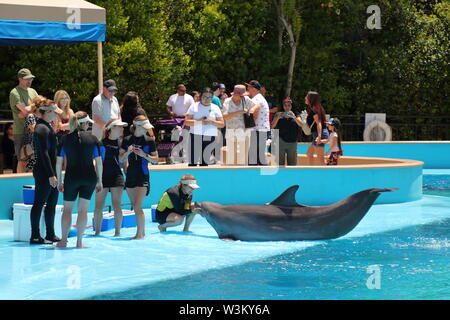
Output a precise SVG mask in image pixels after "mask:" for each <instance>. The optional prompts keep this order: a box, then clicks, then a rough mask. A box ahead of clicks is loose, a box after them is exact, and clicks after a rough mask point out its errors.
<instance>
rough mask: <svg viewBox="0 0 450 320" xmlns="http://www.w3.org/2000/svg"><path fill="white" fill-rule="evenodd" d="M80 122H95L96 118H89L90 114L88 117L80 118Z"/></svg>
mask: <svg viewBox="0 0 450 320" xmlns="http://www.w3.org/2000/svg"><path fill="white" fill-rule="evenodd" d="M78 122H79V123H84V122H90V123H94V120H92V119H91V118H89V115H86V117H84V118H81V119H78Z"/></svg>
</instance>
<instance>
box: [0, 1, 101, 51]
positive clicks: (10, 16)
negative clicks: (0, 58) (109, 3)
mask: <svg viewBox="0 0 450 320" xmlns="http://www.w3.org/2000/svg"><path fill="white" fill-rule="evenodd" d="M105 33H106V12H105V9H103V8H101V7H99V6H96V5H94V4H91V3H89V2H87V1H83V0H40V1H39V2H38V1H31V0H0V43H1V44H7V45H39V44H60V43H61V44H63V43H74V42H98V41H105Z"/></svg>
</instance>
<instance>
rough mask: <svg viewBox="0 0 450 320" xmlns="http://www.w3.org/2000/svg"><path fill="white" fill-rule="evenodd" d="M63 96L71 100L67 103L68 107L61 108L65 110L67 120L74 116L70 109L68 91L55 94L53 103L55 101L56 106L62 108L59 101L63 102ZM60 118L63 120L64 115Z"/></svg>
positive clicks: (59, 91)
mask: <svg viewBox="0 0 450 320" xmlns="http://www.w3.org/2000/svg"><path fill="white" fill-rule="evenodd" d="M63 96H67V97H68V98H69V101H68V102H67V105H66V106H65V107H63V108H61V109H62V110H63V112H64V114H66V115H67V119H70V118H71V117H72V116H73V115H74V112H73V110H72V109H71V108H70V96H69V94H68V93H67V91H65V90H58V91H56V92H55V96H54V98H53V101H55V103H56V105H57V106H58V107H60V104H59V101H60V100H61V98H62V97H63ZM60 118H62V114H61V115H60Z"/></svg>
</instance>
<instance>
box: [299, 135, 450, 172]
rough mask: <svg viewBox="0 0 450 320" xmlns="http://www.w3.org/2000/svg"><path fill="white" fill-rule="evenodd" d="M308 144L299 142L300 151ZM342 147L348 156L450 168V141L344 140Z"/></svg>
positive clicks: (430, 167) (302, 151) (426, 166)
mask: <svg viewBox="0 0 450 320" xmlns="http://www.w3.org/2000/svg"><path fill="white" fill-rule="evenodd" d="M308 146H309V144H307V143H299V144H298V153H300V154H305V153H306V150H308ZM327 148H328V147H327ZM342 149H343V150H344V155H346V156H354V157H377V158H394V159H414V160H419V161H422V162H424V168H425V169H450V160H449V158H448V155H449V154H450V141H389V142H364V141H344V142H343V143H342Z"/></svg>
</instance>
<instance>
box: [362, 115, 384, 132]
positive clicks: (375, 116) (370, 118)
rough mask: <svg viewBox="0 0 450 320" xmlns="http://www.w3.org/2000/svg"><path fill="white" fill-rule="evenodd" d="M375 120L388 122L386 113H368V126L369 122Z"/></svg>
mask: <svg viewBox="0 0 450 320" xmlns="http://www.w3.org/2000/svg"><path fill="white" fill-rule="evenodd" d="M375 120H378V121H381V122H384V123H386V113H366V128H367V126H368V125H369V123H371V122H372V121H375Z"/></svg>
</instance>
